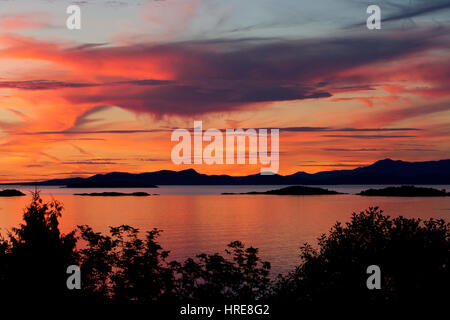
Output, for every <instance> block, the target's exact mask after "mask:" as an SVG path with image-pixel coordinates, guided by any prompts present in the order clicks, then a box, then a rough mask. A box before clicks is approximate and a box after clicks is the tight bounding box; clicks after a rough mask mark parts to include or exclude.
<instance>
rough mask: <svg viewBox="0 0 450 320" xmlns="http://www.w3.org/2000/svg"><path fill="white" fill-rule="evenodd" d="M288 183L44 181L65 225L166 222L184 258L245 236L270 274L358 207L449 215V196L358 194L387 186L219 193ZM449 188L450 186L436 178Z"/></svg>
mask: <svg viewBox="0 0 450 320" xmlns="http://www.w3.org/2000/svg"><path fill="white" fill-rule="evenodd" d="M281 187H282V186H162V187H160V188H157V189H142V188H141V189H115V190H114V191H118V192H134V191H146V192H148V193H157V194H159V195H154V196H149V197H83V196H76V195H74V193H83V192H103V191H106V190H105V189H69V188H59V187H42V188H41V195H42V197H43V198H44V199H45V200H50V199H57V200H59V201H60V202H62V203H63V205H64V212H63V216H62V218H61V229H62V231H63V232H69V231H71V230H73V229H74V228H76V226H77V225H84V224H87V225H90V226H91V227H92V228H94V230H95V231H101V232H107V231H108V229H109V226H118V225H122V224H128V225H131V226H133V227H136V228H139V229H140V230H141V231H142V232H145V231H146V230H151V229H153V228H158V229H161V230H163V232H162V234H161V237H160V238H159V241H160V243H161V245H162V246H163V248H164V249H165V250H170V251H171V254H170V256H169V260H179V261H181V260H184V259H185V258H187V257H193V256H195V255H196V254H199V253H202V252H207V253H215V252H219V253H224V250H225V248H226V245H227V244H228V243H230V242H231V241H234V240H240V241H242V242H244V244H246V245H248V246H253V247H256V248H259V250H260V255H261V257H262V258H263V260H267V261H270V262H271V264H272V274H273V275H276V274H278V273H286V272H288V271H290V270H292V269H293V268H294V267H295V266H296V265H298V263H299V247H300V246H301V245H303V244H304V243H305V242H309V243H311V244H313V245H316V243H317V242H316V239H317V237H319V236H320V235H321V234H323V233H326V232H328V230H329V229H330V228H331V227H332V225H333V224H335V223H336V222H337V221H341V222H346V221H348V220H349V219H350V217H351V214H352V212H359V211H362V210H365V209H367V208H368V207H374V206H378V207H380V208H381V209H383V210H384V212H385V213H386V214H388V215H391V216H400V215H401V216H405V217H416V218H423V219H428V218H431V217H433V218H444V219H446V220H449V216H450V197H437V198H398V197H361V196H357V195H354V193H357V192H359V191H361V190H365V189H368V188H382V187H385V186H356V185H355V186H349V185H345V186H342V185H341V186H322V187H324V188H328V189H330V190H336V191H340V192H346V193H349V194H343V195H324V196H277V195H221V193H222V192H248V191H266V190H270V189H277V188H281ZM431 187H434V188H439V189H449V188H450V186H431ZM2 188H3V189H5V188H15V189H19V190H21V191H23V192H24V193H26V194H27V196H24V197H12V198H0V228H1V229H0V232H1V233H2V234H3V235H5V234H6V231H7V230H8V229H10V228H12V227H14V226H17V225H18V224H19V223H20V222H21V220H22V214H23V209H24V208H25V206H26V205H27V203H28V202H29V201H30V199H31V196H30V195H29V194H30V192H31V191H32V190H33V187H23V186H3V187H2V186H0V189H2Z"/></svg>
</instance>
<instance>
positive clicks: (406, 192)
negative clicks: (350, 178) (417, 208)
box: [358, 186, 450, 197]
mask: <svg viewBox="0 0 450 320" xmlns="http://www.w3.org/2000/svg"><path fill="white" fill-rule="evenodd" d="M358 195H360V196H383V197H448V196H450V193H449V192H446V191H445V189H444V190H438V189H434V188H423V187H415V186H401V187H387V188H383V189H368V190H364V191H361V192H360V193H358Z"/></svg>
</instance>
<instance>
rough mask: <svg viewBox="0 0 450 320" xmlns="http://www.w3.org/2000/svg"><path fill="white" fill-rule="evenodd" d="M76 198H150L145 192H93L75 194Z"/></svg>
mask: <svg viewBox="0 0 450 320" xmlns="http://www.w3.org/2000/svg"><path fill="white" fill-rule="evenodd" d="M75 195H76V196H90V197H121V196H133V197H147V196H150V194H149V193H147V192H132V193H123V192H93V193H75Z"/></svg>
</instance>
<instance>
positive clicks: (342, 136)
mask: <svg viewBox="0 0 450 320" xmlns="http://www.w3.org/2000/svg"><path fill="white" fill-rule="evenodd" d="M322 137H327V138H351V139H391V138H415V137H416V136H410V135H351V134H328V135H323V136H322Z"/></svg>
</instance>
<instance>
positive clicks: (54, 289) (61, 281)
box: [0, 191, 77, 300]
mask: <svg viewBox="0 0 450 320" xmlns="http://www.w3.org/2000/svg"><path fill="white" fill-rule="evenodd" d="M62 210H63V207H62V205H61V203H59V202H58V201H56V200H53V201H50V202H48V203H44V202H43V201H42V199H41V198H40V196H39V192H38V191H35V192H33V193H32V200H31V203H30V204H29V206H28V207H27V208H26V209H25V211H24V214H23V220H24V223H23V224H20V227H19V228H13V229H12V232H10V233H9V234H8V240H4V239H3V241H2V243H1V245H0V250H1V251H0V255H1V256H2V258H1V260H3V263H2V269H3V270H2V271H3V272H4V274H6V277H4V278H3V279H2V288H5V289H6V290H5V291H3V294H7V295H8V296H9V297H10V298H11V297H14V298H17V297H19V298H20V299H24V298H29V299H30V300H39V299H50V298H52V297H53V298H58V299H61V298H62V295H64V294H65V293H67V294H68V290H67V287H66V277H67V274H66V269H67V267H68V266H69V265H72V264H76V263H77V252H76V250H75V245H76V238H75V235H74V234H75V233H74V232H71V233H69V234H67V235H62V234H61V233H60V231H59V223H58V219H59V217H60V216H61V212H62Z"/></svg>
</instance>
